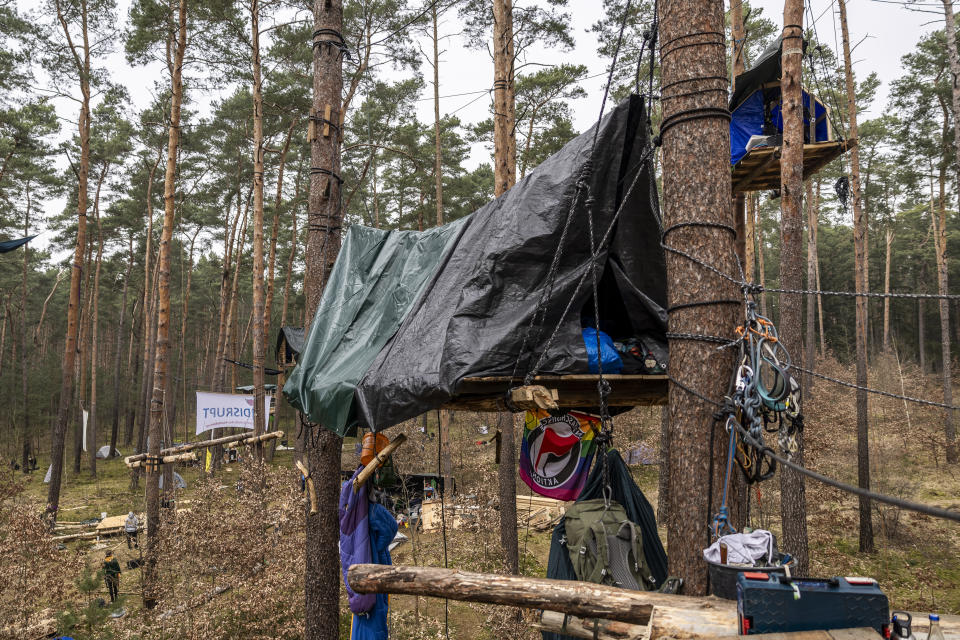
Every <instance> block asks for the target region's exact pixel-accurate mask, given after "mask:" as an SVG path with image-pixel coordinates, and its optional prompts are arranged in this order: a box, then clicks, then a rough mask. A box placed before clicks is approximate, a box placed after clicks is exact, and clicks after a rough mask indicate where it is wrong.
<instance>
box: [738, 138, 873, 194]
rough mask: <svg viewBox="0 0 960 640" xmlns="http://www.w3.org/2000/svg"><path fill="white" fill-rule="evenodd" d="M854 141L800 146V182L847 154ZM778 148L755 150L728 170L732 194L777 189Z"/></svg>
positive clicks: (755, 148)
mask: <svg viewBox="0 0 960 640" xmlns="http://www.w3.org/2000/svg"><path fill="white" fill-rule="evenodd" d="M856 144H857V141H856V139H852V140H832V141H830V142H816V143H813V144H805V145H803V179H804V180H806V179H807V178H808V177H810V176H812V175H814V174H815V173H817V172H819V171H820V170H821V169H823V167H825V166H826V165H827V164H828V163H829V162H830V161H831V160H834V159H835V158H837V157H838V156H839V155H841V154H843V153H845V152H847V151H849V150H850V149H852V148H853V147H855V146H856ZM780 149H781V147H754V148H753V149H751V150H750V151H749V152H747V155H745V156H743V158H741V159H740V162H738V163H737V164H735V165H734V166H733V168H732V169H731V176H730V177H731V182H732V184H733V195H737V194H738V193H746V192H748V191H766V190H768V189H779V188H780Z"/></svg>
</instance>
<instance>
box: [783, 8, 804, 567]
mask: <svg viewBox="0 0 960 640" xmlns="http://www.w3.org/2000/svg"><path fill="white" fill-rule="evenodd" d="M783 24H784V27H783V39H782V41H783V52H782V61H781V68H782V69H783V73H782V77H781V80H780V95H781V100H782V103H781V104H782V113H783V151H782V153H781V156H780V207H781V214H780V286H781V287H782V288H784V289H802V288H803V258H802V256H801V251H802V249H803V213H802V208H803V136H804V127H803V102H802V97H801V82H802V80H801V73H802V62H803V46H802V45H803V0H786V2H785V3H784V7H783ZM802 314H803V298H801V297H800V296H798V295H789V294H785V295H781V296H780V326H779V334H780V340H781V342H782V343H783V346H784V347H785V348H786V350H787V352H788V353H791V354H793V355H794V357H795V358H797V359H800V357H801V354H802V352H803V342H802V340H801V335H802V334H801V331H802V326H803V325H802V320H801V319H802ZM796 440H797V451H796V452H795V453H794V454H793V459H794V460H796V461H797V463H798V464H803V433H802V432H800V433H797V435H796ZM806 495H807V494H806V484H805V483H804V477H803V476H802V475H800V474H799V473H797V472H796V471H794V470H792V469H787V468H783V467H781V469H780V496H781V497H780V520H781V523H782V530H783V533H782V537H781V540H780V545H781V547H782V548H784V549H787V550H789V553H790V554H792V555H793V556H794V557H795V558H796V561H797V565H796V572H797V573H798V574H799V575H808V573H809V567H810V558H809V551H808V541H807V497H806Z"/></svg>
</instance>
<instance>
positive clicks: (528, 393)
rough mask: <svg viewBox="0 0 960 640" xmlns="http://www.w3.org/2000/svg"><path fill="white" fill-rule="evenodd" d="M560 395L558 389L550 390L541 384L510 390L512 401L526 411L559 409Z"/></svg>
mask: <svg viewBox="0 0 960 640" xmlns="http://www.w3.org/2000/svg"><path fill="white" fill-rule="evenodd" d="M559 397H560V396H559V395H558V393H557V390H556V389H548V388H546V387H544V386H542V385H539V384H531V385H527V386H523V387H517V388H516V389H511V390H510V401H511V402H512V403H513V404H514V405H516V406H517V407H519V408H520V409H523V410H524V411H535V410H537V409H543V410H545V411H551V410H555V409H558V408H559V407H558V406H557V400H558V399H559Z"/></svg>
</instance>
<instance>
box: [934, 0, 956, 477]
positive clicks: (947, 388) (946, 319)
mask: <svg viewBox="0 0 960 640" xmlns="http://www.w3.org/2000/svg"><path fill="white" fill-rule="evenodd" d="M943 14H944V18H945V20H946V30H945V33H946V37H947V51H948V53H949V57H950V77H951V82H950V98H951V105H952V107H953V121H954V126H953V146H954V154H955V157H957V158H960V126H958V125H957V123H958V122H960V54H958V52H957V26H956V22H955V20H954V15H953V0H943ZM958 179H960V169H958ZM935 235H936V236H937V237H938V243H937V275H938V278H937V283H938V285H939V286H940V293H941V294H942V295H946V294H947V293H949V291H948V289H947V264H946V261H947V260H946V258H947V236H946V203H944V204H943V206H942V207H941V211H940V221H939V229H938V232H937V234H935ZM940 328H941V332H942V334H943V337H944V340H943V345H942V346H941V349H942V353H943V366H944V371H943V402H944V404H949V405H952V404H953V390H952V387H951V370H950V369H951V366H950V365H951V363H950V303H949V301H947V300H940ZM957 335H958V336H960V330H958V331H957ZM953 419H954V416H953V411H952V410H951V409H944V432H945V435H946V438H947V462H948V463H950V464H956V463H957V461H958V458H960V452H958V450H957V444H956V430H955V426H954V422H953Z"/></svg>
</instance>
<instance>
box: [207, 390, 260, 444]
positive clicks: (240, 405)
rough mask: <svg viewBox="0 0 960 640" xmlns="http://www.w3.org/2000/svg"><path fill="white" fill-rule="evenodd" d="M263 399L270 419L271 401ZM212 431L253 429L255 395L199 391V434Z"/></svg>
mask: <svg viewBox="0 0 960 640" xmlns="http://www.w3.org/2000/svg"><path fill="white" fill-rule="evenodd" d="M271 399H272V396H271V395H270V394H267V395H266V396H264V398H263V405H264V406H263V415H264V417H266V419H267V420H269V419H270V400H271ZM210 429H253V395H247V394H239V393H208V392H206V391H197V434H198V435H199V434H201V433H203V432H205V431H209V430H210Z"/></svg>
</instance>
